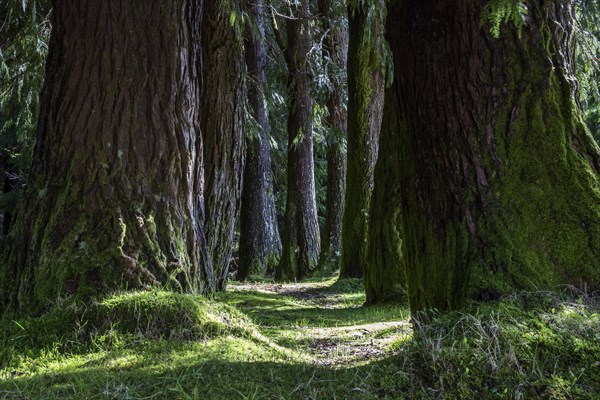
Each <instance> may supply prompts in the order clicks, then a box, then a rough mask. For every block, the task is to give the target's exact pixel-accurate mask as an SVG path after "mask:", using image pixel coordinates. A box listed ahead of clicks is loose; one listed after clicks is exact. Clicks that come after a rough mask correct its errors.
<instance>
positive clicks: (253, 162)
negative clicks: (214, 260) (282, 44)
mask: <svg viewBox="0 0 600 400" xmlns="http://www.w3.org/2000/svg"><path fill="white" fill-rule="evenodd" d="M246 10H247V13H248V15H249V16H250V18H251V19H252V21H253V23H254V24H255V25H254V29H253V26H251V25H250V24H248V25H247V27H246V34H245V53H246V65H247V67H248V75H249V83H248V103H249V105H250V109H251V112H252V117H253V118H254V121H253V122H254V123H253V124H250V125H251V126H252V128H251V129H250V131H249V132H248V134H247V136H246V143H247V154H246V166H245V168H244V188H243V192H242V209H241V216H240V261H239V267H238V273H237V278H238V279H245V278H247V277H248V275H249V274H264V273H265V272H267V271H274V270H275V267H276V266H277V264H278V263H279V259H280V257H281V239H280V238H279V228H278V227H277V210H276V209H275V194H274V191H273V180H272V176H271V155H270V146H269V118H268V115H267V100H266V98H265V90H266V87H267V75H266V62H267V49H266V44H265V39H266V38H265V27H264V18H265V14H264V12H265V10H264V3H263V0H246Z"/></svg>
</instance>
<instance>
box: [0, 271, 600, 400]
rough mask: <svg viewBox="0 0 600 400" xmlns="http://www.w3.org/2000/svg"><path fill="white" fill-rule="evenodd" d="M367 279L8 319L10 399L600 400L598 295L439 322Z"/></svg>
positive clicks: (1, 378) (113, 301)
mask: <svg viewBox="0 0 600 400" xmlns="http://www.w3.org/2000/svg"><path fill="white" fill-rule="evenodd" d="M364 301H365V297H364V293H363V290H362V282H360V281H356V280H354V281H352V280H351V281H346V282H343V283H334V281H333V280H318V281H312V282H307V283H301V284H284V285H280V284H273V283H265V282H258V283H245V284H232V285H231V290H230V291H228V292H226V293H222V294H219V295H217V296H216V298H215V299H214V300H205V299H203V298H200V297H196V296H192V295H180V294H172V293H167V292H160V291H151V292H135V293H129V294H117V295H114V296H111V297H109V298H107V299H103V300H100V301H98V302H97V303H95V304H92V305H89V304H88V305H83V304H72V303H69V302H67V301H65V302H59V303H58V304H55V305H54V306H53V307H52V311H51V312H49V313H48V314H46V315H44V316H42V317H37V318H19V317H16V316H12V317H9V316H7V317H5V318H4V319H3V320H2V321H1V322H0V399H59V398H60V399H63V398H76V399H401V398H409V399H415V398H433V399H436V398H443V399H446V398H448V399H453V398H457V399H459V398H460V399H463V398H464V399H475V398H477V399H480V398H489V399H496V398H499V399H504V398H505V399H520V398H527V399H528V398H549V399H550V398H552V399H597V398H598V393H600V317H599V315H600V305H599V303H600V299H599V298H598V297H595V296H593V295H590V294H586V293H581V292H578V291H575V290H565V291H564V292H563V293H548V292H537V293H521V294H519V295H515V296H512V297H507V298H503V299H501V300H500V301H497V302H490V303H480V304H472V305H470V306H469V307H468V308H467V309H465V310H463V312H460V313H459V312H454V313H451V314H446V315H444V316H436V315H435V313H431V314H429V315H428V316H427V318H429V319H428V321H427V323H423V322H420V323H413V322H411V320H410V315H409V312H408V308H407V307H406V306H392V305H386V306H377V307H363V306H362V304H363V303H364Z"/></svg>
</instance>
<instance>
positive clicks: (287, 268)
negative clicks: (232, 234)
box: [275, 0, 320, 280]
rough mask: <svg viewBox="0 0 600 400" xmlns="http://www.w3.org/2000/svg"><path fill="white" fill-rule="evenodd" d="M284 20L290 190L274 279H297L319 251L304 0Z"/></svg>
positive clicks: (308, 35) (311, 265)
mask: <svg viewBox="0 0 600 400" xmlns="http://www.w3.org/2000/svg"><path fill="white" fill-rule="evenodd" d="M292 9H293V11H294V16H295V17H294V18H293V19H290V20H288V21H287V49H285V51H286V53H287V54H286V61H287V64H288V93H289V96H290V112H289V117H288V164H287V166H288V170H287V178H288V192H287V200H286V209H285V217H284V234H283V251H282V256H281V262H280V263H279V266H278V268H277V270H276V273H275V277H276V278H277V279H279V280H297V279H298V280H299V279H302V278H303V277H305V276H306V275H307V274H308V273H309V272H310V271H312V270H313V269H314V268H315V267H316V266H317V262H318V258H319V252H320V237H319V224H318V219H317V204H316V196H315V178H314V163H313V143H312V111H313V99H312V96H311V85H310V78H309V70H308V54H309V51H310V47H311V43H312V40H311V33H310V24H309V7H308V1H307V0H302V1H301V2H300V4H297V5H293V6H292Z"/></svg>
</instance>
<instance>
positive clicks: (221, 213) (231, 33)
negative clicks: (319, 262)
mask: <svg viewBox="0 0 600 400" xmlns="http://www.w3.org/2000/svg"><path fill="white" fill-rule="evenodd" d="M242 24H243V22H242V12H241V7H240V0H227V1H226V2H223V1H217V0H214V1H207V2H206V3H205V5H204V17H203V23H202V34H203V37H202V43H204V45H203V46H202V52H203V67H204V68H203V71H204V74H203V75H204V80H203V82H204V85H203V86H204V89H203V90H204V93H206V96H204V97H203V98H202V123H201V127H202V135H203V140H204V159H205V165H206V168H205V171H206V172H205V175H206V179H205V198H204V201H205V202H204V208H205V210H206V218H205V222H204V229H205V234H206V241H207V244H208V253H209V255H210V257H211V262H212V265H213V269H214V273H215V277H216V279H217V290H224V289H225V286H226V284H227V275H228V273H229V264H230V262H231V254H232V249H233V234H234V229H235V223H236V218H237V216H238V213H239V208H240V201H241V191H242V177H243V166H244V155H245V135H244V118H245V110H244V105H245V85H244V74H245V68H246V66H245V61H244V42H243V35H242Z"/></svg>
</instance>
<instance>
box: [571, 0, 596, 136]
mask: <svg viewBox="0 0 600 400" xmlns="http://www.w3.org/2000/svg"><path fill="white" fill-rule="evenodd" d="M575 11H576V16H577V19H576V20H575V28H576V29H575V38H576V42H577V46H576V48H575V50H576V67H577V70H576V73H577V81H578V83H579V100H580V103H581V106H582V108H583V112H584V115H585V119H586V123H587V125H588V127H589V128H590V130H591V132H592V135H593V136H594V138H595V139H596V141H597V142H598V143H600V84H599V82H600V3H599V2H597V1H591V0H577V1H576V2H575Z"/></svg>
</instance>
